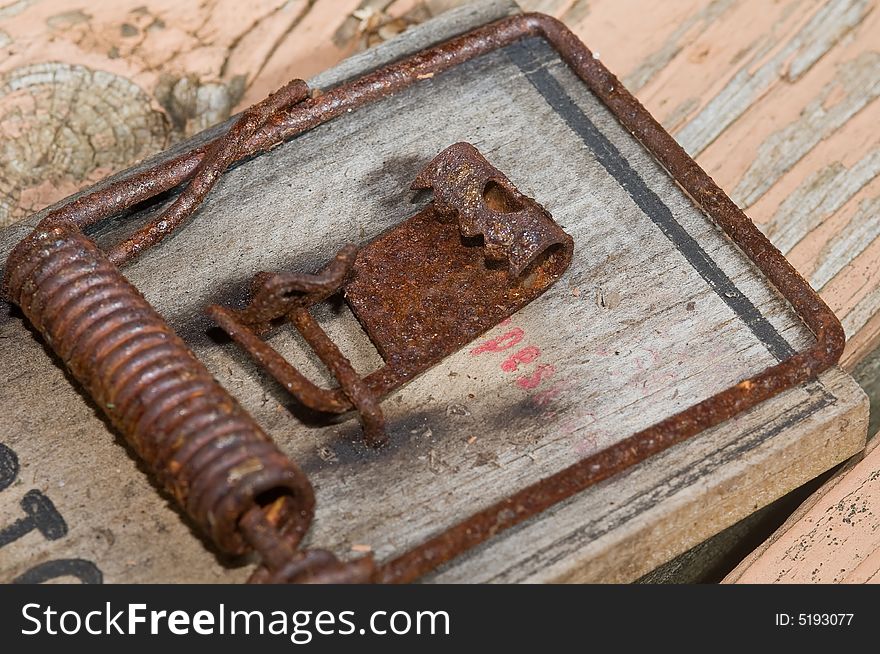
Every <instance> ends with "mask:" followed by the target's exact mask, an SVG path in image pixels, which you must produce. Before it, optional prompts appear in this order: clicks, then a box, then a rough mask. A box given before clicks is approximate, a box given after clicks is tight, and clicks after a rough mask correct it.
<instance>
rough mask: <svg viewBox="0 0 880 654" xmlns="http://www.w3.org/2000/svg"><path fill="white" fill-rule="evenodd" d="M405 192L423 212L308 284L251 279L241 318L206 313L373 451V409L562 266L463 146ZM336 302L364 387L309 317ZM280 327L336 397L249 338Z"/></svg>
mask: <svg viewBox="0 0 880 654" xmlns="http://www.w3.org/2000/svg"><path fill="white" fill-rule="evenodd" d="M412 188H413V189H432V190H433V192H434V201H433V203H432V205H431V206H430V207H428V208H427V209H425V210H423V211H420V212H419V213H418V214H416V215H415V216H413V217H412V218H410V219H409V220H406V221H404V222H403V223H401V224H400V225H398V226H397V227H395V228H394V229H391V230H389V231H388V232H386V233H385V234H383V235H382V236H380V237H379V238H378V239H376V240H375V241H373V242H372V243H369V244H367V245H366V246H365V247H364V248H363V249H362V250H361V251H360V252H358V251H357V250H356V249H355V248H354V247H353V246H347V247H346V248H344V249H343V250H342V251H341V252H340V253H339V254H338V255H336V258H335V259H334V260H333V261H332V262H331V263H330V264H328V265H327V267H325V268H324V270H322V271H321V272H319V273H317V274H315V275H300V274H295V273H274V274H270V273H258V274H257V275H256V277H255V278H254V280H253V288H254V295H253V298H252V300H251V302H250V304H249V305H248V306H247V307H245V308H244V309H240V310H234V309H230V308H226V307H222V306H218V305H213V306H210V307H208V310H207V311H208V314H209V315H210V316H211V317H212V318H213V319H214V320H215V321H216V322H217V324H218V325H220V326H221V327H222V328H223V329H224V330H225V331H226V332H227V333H228V334H229V335H230V336H231V337H232V338H233V339H234V340H235V341H236V342H237V343H239V345H241V346H242V347H243V348H244V349H245V350H246V351H247V352H248V353H249V354H250V355H251V356H252V357H253V358H254V359H255V360H256V361H257V363H259V364H260V365H261V366H262V367H263V368H265V369H266V370H267V371H268V372H269V373H270V374H271V375H272V376H273V377H275V379H276V380H277V381H278V382H279V383H280V384H281V385H282V386H284V387H285V388H286V389H287V390H288V391H289V392H290V393H291V394H292V395H293V396H294V397H296V398H297V399H298V400H299V401H300V402H301V403H302V404H303V405H305V406H307V407H309V408H310V409H312V410H314V411H323V412H328V413H343V412H345V411H349V410H351V409H356V410H357V411H358V413H359V414H360V416H361V422H362V424H363V426H364V437H365V440H366V442H367V444H369V445H372V446H374V447H377V446H380V445H382V444H383V443H384V442H385V441H386V436H385V433H384V419H383V416H382V410H381V408H380V406H379V402H380V400H381V399H382V398H383V397H385V396H386V395H388V393H390V392H392V391H393V390H395V389H396V388H398V387H400V386H401V385H402V384H404V383H405V382H406V381H408V380H409V379H412V378H413V377H414V376H416V375H418V374H419V373H421V372H424V371H425V370H427V369H428V368H430V367H431V366H433V365H434V364H436V363H437V362H438V361H441V360H442V359H444V358H445V357H447V356H448V355H450V354H452V353H453V352H455V351H456V350H457V349H459V348H460V347H462V346H463V345H465V344H466V343H469V342H471V341H472V340H473V339H474V338H476V337H477V336H479V335H480V334H481V333H483V332H485V331H486V330H488V329H490V328H491V327H493V326H494V325H496V324H498V322H500V321H501V320H503V319H504V318H506V317H507V316H509V315H511V314H512V313H514V312H515V311H516V310H517V309H519V308H520V307H522V306H524V305H526V304H528V303H529V302H531V301H532V300H534V299H535V298H536V297H538V296H539V295H540V294H541V293H543V292H544V291H545V290H547V289H548V288H549V287H550V286H551V285H552V284H553V283H554V282H555V281H556V280H557V279H559V277H560V276H561V275H562V273H563V272H565V270H566V268H568V265H569V264H570V263H571V256H572V248H573V242H572V239H571V237H570V236H569V235H568V234H566V233H565V232H564V231H563V230H562V228H560V227H559V225H557V224H556V223H555V222H554V221H553V218H552V217H551V216H550V214H549V213H548V212H547V211H546V210H545V209H544V208H543V207H542V206H541V205H539V204H538V203H537V202H535V201H534V200H533V199H531V198H529V197H526V196H525V195H523V194H522V193H520V192H519V191H518V190H517V188H516V187H515V186H514V185H513V184H512V183H511V182H510V180H509V179H507V177H505V176H504V175H503V174H502V173H501V172H500V171H498V170H497V169H496V168H495V167H494V166H492V164H490V163H489V162H488V161H486V159H485V157H483V155H482V154H480V152H479V151H478V150H477V149H476V148H475V147H474V146H472V145H471V144H469V143H456V144H454V145H451V146H449V147H448V148H446V149H445V150H443V152H441V153H440V154H438V155H437V156H436V157H434V159H433V160H432V161H431V162H430V163H429V164H428V165H427V166H425V168H424V169H423V170H422V171H421V172H420V173H419V174H418V176H417V177H416V180H415V181H414V182H413V184H412ZM499 262H500V263H502V264H506V266H499V265H496V264H497V263H499ZM337 292H342V293H343V294H344V296H345V299H346V301H347V302H348V304H349V306H350V307H351V309H352V311H353V312H354V314H355V316H356V317H357V319H358V320H359V321H360V323H361V325H363V327H364V329H365V330H366V332H367V335H368V336H369V337H370V340H372V342H373V344H374V345H375V346H376V349H377V350H378V352H379V354H380V355H381V356H382V358H383V359H384V361H385V366H384V367H382V368H381V369H379V370H377V371H375V372H373V373H371V374H369V375H367V376H366V377H364V378H361V377H360V376H359V375H358V374H357V373H356V372H355V370H354V368H353V367H352V365H351V363H350V362H349V361H348V359H346V358H345V356H344V355H343V354H342V352H340V351H339V348H338V347H336V345H335V344H334V343H333V342H332V341H331V340H330V338H329V337H328V336H327V334H326V333H325V332H324V330H323V329H321V327H320V325H318V323H317V322H316V321H315V319H314V318H313V317H312V316H311V314H310V313H309V310H308V309H309V307H310V306H312V305H314V304H317V303H318V302H322V301H324V300H325V299H327V298H328V297H330V296H331V295H333V294H335V293H337ZM279 318H286V319H287V320H289V321H290V322H291V323H293V325H294V326H295V327H296V328H297V330H299V332H300V334H302V336H303V338H304V339H305V340H306V342H307V343H308V344H309V345H310V346H311V347H312V349H313V350H314V351H315V352H316V353H317V355H318V358H320V359H321V361H322V362H323V363H324V365H325V366H327V368H328V369H329V370H330V372H331V373H333V376H334V377H336V379H337V381H338V382H339V388H335V389H323V388H319V387H317V386H315V385H314V384H313V383H312V382H310V381H309V380H308V379H306V378H305V377H304V376H303V375H302V374H301V373H300V372H299V371H298V370H297V369H296V368H294V367H293V366H292V365H291V364H290V363H288V362H287V361H286V360H285V359H284V358H283V357H282V356H281V355H280V354H278V352H276V351H275V350H274V349H272V347H270V346H269V345H268V344H267V343H266V342H265V341H263V340H262V339H261V338H260V337H261V336H264V335H266V334H267V333H268V332H269V328H270V323H271V322H272V321H273V320H277V319H279Z"/></svg>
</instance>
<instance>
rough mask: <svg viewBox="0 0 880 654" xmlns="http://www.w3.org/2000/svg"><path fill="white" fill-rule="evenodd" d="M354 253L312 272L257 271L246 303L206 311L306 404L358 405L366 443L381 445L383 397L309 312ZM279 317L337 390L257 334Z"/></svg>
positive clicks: (339, 281)
mask: <svg viewBox="0 0 880 654" xmlns="http://www.w3.org/2000/svg"><path fill="white" fill-rule="evenodd" d="M356 256H357V248H356V247H354V246H353V245H347V246H345V247H344V248H342V250H340V251H339V254H337V255H336V257H335V258H334V259H333V261H331V262H330V263H329V264H328V265H327V266H325V267H324V268H323V269H322V270H321V271H320V272H318V273H316V274H314V275H309V274H299V273H290V272H281V273H257V275H256V276H255V277H254V280H253V299H252V300H251V302H250V304H248V306H247V307H245V308H244V309H241V310H234V309H229V308H226V307H221V306H219V305H212V306H210V307H208V309H207V312H208V315H210V316H211V317H212V318H213V319H214V320H215V321H216V322H217V324H218V325H220V326H221V327H222V328H223V329H224V330H225V331H226V332H227V333H228V334H229V335H230V336H231V337H232V338H233V339H234V340H235V341H236V342H237V343H238V344H239V345H241V346H242V347H243V348H245V349H246V350H247V351H248V352H249V353H250V354H251V356H253V357H254V358H255V359H256V360H257V362H258V363H260V364H261V365H262V366H263V367H265V368H266V370H268V371H269V373H270V374H272V375H273V376H274V377H275V378H276V379H277V380H278V381H279V382H280V383H281V384H282V385H283V386H284V387H285V388H286V389H287V391H288V392H290V393H291V394H292V395H293V396H294V397H296V399H297V400H299V401H300V402H301V403H302V404H303V405H305V406H307V407H308V408H310V409H312V410H314V411H323V412H328V413H344V412H346V411H350V410H351V409H353V408H354V409H357V411H358V413H359V414H360V416H361V423H362V424H363V427H364V438H365V440H366V442H367V444H368V445H371V446H373V447H378V446H380V445H382V444H383V443H384V442H385V440H386V439H385V432H384V429H383V423H384V419H383V416H382V409H381V408H380V407H379V401H378V400H377V399H376V398H375V396H374V395H373V393H372V392H371V390H370V389H369V388H368V387H367V385H366V383H365V382H364V380H363V379H361V377H360V376H359V375H358V374H357V372H356V371H355V370H354V368H353V367H352V365H351V362H350V361H349V360H348V359H347V358H346V357H345V355H344V354H342V352H341V351H340V350H339V348H338V347H336V345H335V344H334V343H333V341H332V340H330V337H329V336H327V334H326V333H325V332H324V330H323V329H322V328H321V326H320V325H319V324H318V323H317V321H316V320H315V319H314V318H313V317H312V315H311V314H310V313H309V307H310V306H312V305H314V304H317V303H319V302H323V301H324V300H326V299H327V298H328V297H330V296H331V295H334V294H335V293H337V292H338V291H340V290H341V288H342V286H343V284H344V283H345V281H346V279H347V277H348V274H349V272H350V271H351V269H352V266H353V265H354V261H355V257H356ZM278 318H286V319H287V320H289V321H290V322H291V323H293V325H294V326H295V327H296V329H297V330H298V331H299V333H300V334H302V336H303V338H304V339H305V340H306V342H307V343H308V344H309V345H310V346H311V347H312V349H313V350H314V351H315V353H316V354H317V355H318V358H319V359H321V362H322V363H323V364H324V365H325V366H327V368H329V370H330V372H331V373H333V376H334V377H336V379H337V380H338V381H339V387H340V388H339V389H332V390H330V389H323V388H320V387H318V386H316V385H315V384H313V383H312V382H310V381H309V380H308V379H306V378H305V377H304V376H303V375H302V373H300V372H299V371H298V370H297V369H296V368H295V367H294V366H293V365H291V364H290V363H289V362H288V361H287V360H286V359H284V358H283V357H282V356H281V355H279V354H278V353H277V352H276V351H275V350H274V349H272V348H271V347H270V346H268V345H267V344H266V343H265V342H264V341H263V340H262V339H261V338H260V337H259V336H261V335H264V334H266V333H267V332H268V331H269V328H270V326H271V322H272V321H273V320H276V319H278ZM340 390H341V393H340Z"/></svg>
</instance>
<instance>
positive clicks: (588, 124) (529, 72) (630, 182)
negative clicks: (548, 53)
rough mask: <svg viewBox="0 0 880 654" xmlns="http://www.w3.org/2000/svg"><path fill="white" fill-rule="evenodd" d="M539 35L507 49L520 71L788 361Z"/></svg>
mask: <svg viewBox="0 0 880 654" xmlns="http://www.w3.org/2000/svg"><path fill="white" fill-rule="evenodd" d="M536 43H543V42H542V41H539V40H537V39H529V40H527V41H523V42H519V43H515V44H513V45H510V46H508V47H507V48H505V52H506V53H507V56H508V57H509V58H510V60H511V61H512V62H513V63H514V64H516V66H517V67H518V68H519V69H520V71H522V73H523V74H524V75H525V76H526V78H527V79H528V80H529V82H531V84H532V86H533V87H535V89H536V90H537V91H538V93H540V94H541V96H542V97H543V98H544V100H545V101H546V102H547V104H549V105H550V107H551V108H552V109H553V110H554V111H555V112H556V113H557V114H558V115H559V116H560V117H561V118H562V119H563V120H564V121H565V123H566V124H567V125H568V127H569V128H570V129H571V130H572V131H573V132H574V133H575V134H577V135H578V137H580V139H581V141H583V143H584V145H586V146H587V147H588V148H589V149H590V151H591V152H592V153H593V155H594V156H595V157H596V160H597V161H598V162H599V163H600V164H602V167H603V168H605V170H606V171H608V173H609V174H610V175H611V176H612V177H614V179H615V180H617V183H618V184H620V186H621V188H623V189H624V190H625V191H626V192H627V193H628V194H629V196H630V197H631V198H632V199H633V201H634V202H635V203H636V205H638V207H639V208H640V209H641V210H642V211H643V212H644V214H645V215H646V216H647V217H648V218H650V219H651V221H652V222H653V223H654V224H655V225H657V227H659V228H660V231H662V232H663V235H664V236H666V238H668V239H669V241H670V242H671V243H672V244H673V245H674V246H675V248H676V249H677V250H678V251H679V252H681V254H682V255H683V256H684V258H685V259H687V261H688V263H690V265H691V266H693V268H694V270H696V271H697V272H698V273H699V274H700V276H701V277H702V278H703V279H704V280H706V283H707V284H709V286H710V288H712V290H713V291H715V293H716V294H717V295H718V297H720V298H721V299H722V300H723V301H724V302H725V304H727V306H728V307H730V308H731V309H732V310H733V312H734V313H735V314H736V315H737V316H738V317H739V318H740V319H741V320H742V321H743V322H744V323H745V324H746V326H747V327H748V328H749V329H750V330H751V331H752V333H753V334H754V335H755V337H756V338H757V339H758V340H759V341H761V343H763V344H764V346H765V347H766V348H767V350H768V351H769V352H770V354H772V355H773V356H774V357H775V358H776V359H777V360H778V361H784V360H786V359H788V358H789V357H791V356H792V355H793V354H794V349H793V348H792V347H791V345H789V343H788V341H786V340H785V339H784V338H783V337H782V335H781V334H780V333H779V332H778V331H777V330H776V328H775V327H774V326H773V325H771V324H770V322H769V321H768V320H767V319H766V318H765V317H764V315H763V314H762V313H761V312H760V311H758V309H757V308H756V307H755V305H754V304H752V302H751V300H749V298H747V297H746V296H745V295H744V294H743V292H742V291H740V290H739V289H738V288H737V287H736V285H735V284H734V283H733V281H731V279H730V278H729V277H728V276H727V275H726V274H725V273H724V271H723V270H721V268H719V267H718V264H717V263H715V261H714V260H713V259H712V258H711V257H710V256H709V254H708V253H707V252H706V251H705V250H704V249H703V248H702V247H701V246H700V244H699V243H697V241H696V240H694V237H693V236H691V235H690V234H689V233H688V232H687V231H686V230H685V229H684V227H682V226H681V225H680V224H679V223H678V221H676V219H675V216H673V214H672V211H671V210H670V209H669V207H667V206H666V205H665V204H664V203H663V201H662V200H661V199H660V198H659V197H658V196H657V194H656V193H655V192H654V191H653V190H651V189H650V188H649V187H648V185H647V184H646V183H645V180H643V179H642V177H641V176H640V175H639V174H638V173H637V172H636V171H635V170H633V168H632V166H630V164H629V162H628V161H627V160H626V158H625V157H624V156H623V155H622V154H621V153H620V151H619V150H618V149H617V148H616V147H615V146H614V144H613V143H611V141H609V140H608V138H606V136H605V135H604V134H603V133H602V132H601V131H599V129H598V128H597V127H596V126H595V125H594V124H593V122H592V121H591V120H590V119H589V118H588V117H587V116H586V114H584V112H583V111H582V110H581V108H580V107H579V106H578V105H577V104H576V103H575V101H574V100H573V99H572V98H571V96H569V95H568V93H566V92H565V89H563V88H562V85H561V84H560V83H559V81H558V80H557V79H556V78H555V77H554V76H553V75H552V74H551V73H550V71H549V70H547V68H546V65H545V63H544V62H540V61H538V59H537V58H536V57H535V54H534V52H533V48H534V47H535V44H536Z"/></svg>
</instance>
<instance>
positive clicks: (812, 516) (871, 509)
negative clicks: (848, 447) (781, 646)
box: [724, 437, 880, 584]
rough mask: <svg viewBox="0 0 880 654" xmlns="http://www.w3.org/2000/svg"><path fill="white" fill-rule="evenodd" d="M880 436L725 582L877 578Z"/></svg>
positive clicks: (879, 575) (872, 580) (859, 581)
mask: <svg viewBox="0 0 880 654" xmlns="http://www.w3.org/2000/svg"><path fill="white" fill-rule="evenodd" d="M878 443H880V439H877V438H876V437H874V438H873V439H871V440H870V441H869V443H868V448H867V449H866V451H865V455H864V457H863V458H861V459H860V460H858V461H856V462H854V463H852V464H851V465H849V466H847V467H846V468H845V469H844V470H843V471H841V472H840V473H839V474H838V475H836V476H835V477H834V478H833V479H831V480H829V481H828V482H827V483H826V484H825V485H824V486H823V487H822V488H821V489H819V490H818V491H816V493H815V494H813V495H812V496H811V497H810V498H809V499H808V500H807V501H806V502H804V504H803V505H801V507H800V508H799V509H798V510H797V511H795V512H794V513H793V514H792V515H791V517H790V518H789V519H788V520H787V521H786V522H785V524H783V525H782V526H781V527H780V528H779V529H778V530H777V531H776V533H774V534H773V535H772V536H771V537H770V538H769V539H768V540H767V541H766V542H765V543H763V544H762V545H761V546H760V547H759V548H758V549H756V550H755V551H754V552H752V554H750V555H749V556H748V557H747V558H746V559H744V560H743V561H742V563H740V564H739V565H738V566H737V567H736V568H735V569H734V570H733V571H732V572H731V573H730V574H729V575H727V577H725V579H724V582H725V583H765V584H766V583H770V584H772V583H857V584H863V583H878V582H880V555H878V552H880V486H878V484H877V480H878V479H880V449H878V448H877V444H878Z"/></svg>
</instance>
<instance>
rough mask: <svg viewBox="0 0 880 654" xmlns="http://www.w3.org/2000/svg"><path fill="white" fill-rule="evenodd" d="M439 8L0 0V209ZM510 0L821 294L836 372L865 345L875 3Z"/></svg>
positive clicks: (59, 193) (878, 22)
mask: <svg viewBox="0 0 880 654" xmlns="http://www.w3.org/2000/svg"><path fill="white" fill-rule="evenodd" d="M456 4H462V2H461V0H458V1H456V0H362V1H360V2H358V1H357V0H292V1H288V0H249V1H248V2H238V1H234V0H208V1H206V2H201V3H180V2H171V1H170V0H121V1H120V2H114V3H100V4H97V3H85V2H79V1H78V0H72V1H70V0H68V1H64V2H62V1H61V0H43V1H42V2H38V1H36V0H17V1H16V2H6V4H4V5H2V6H0V44H2V45H0V47H2V49H3V52H4V56H3V57H0V76H2V81H0V125H2V128H0V129H2V135H3V137H4V138H3V143H4V146H3V147H4V148H5V151H4V153H3V157H2V159H0V224H7V223H8V222H9V221H11V220H14V219H17V218H21V217H23V216H25V215H27V214H29V213H32V212H33V211H36V210H37V209H39V208H41V207H42V206H44V205H46V204H49V203H51V202H53V201H55V200H59V199H61V198H62V197H64V196H66V195H68V194H69V193H71V192H72V191H74V190H76V189H77V188H82V187H83V186H85V185H87V184H89V183H92V182H94V181H96V180H98V179H100V178H101V177H103V176H105V175H106V174H108V173H109V172H112V171H115V170H121V169H123V168H125V167H127V166H128V165H130V164H131V163H134V162H135V161H137V160H138V159H140V158H143V157H145V156H148V155H149V154H152V153H154V152H157V151H159V150H161V149H162V148H163V147H164V146H165V145H167V144H169V143H172V142H175V141H176V140H179V139H180V138H182V137H183V136H185V135H189V134H193V133H195V132H197V131H199V130H200V129H202V128H204V127H206V126H208V125H210V124H213V123H215V122H217V121H219V120H222V119H223V118H225V117H227V116H228V115H229V114H230V112H232V111H237V110H239V109H241V108H243V107H245V106H248V105H250V104H252V103H253V102H256V101H257V100H259V99H261V98H262V97H263V96H264V95H265V94H266V93H268V92H269V91H271V90H272V89H274V88H277V87H278V86H280V85H282V84H283V83H284V82H286V81H287V80H288V79H289V78H291V77H294V76H299V77H304V78H308V77H310V76H312V75H314V74H316V73H318V72H319V71H321V70H324V69H326V68H328V67H330V66H332V65H333V64H335V63H337V62H338V61H340V60H341V59H343V58H344V57H345V56H347V55H350V54H351V53H353V52H355V51H358V50H361V49H363V48H365V47H368V46H371V45H374V44H375V43H378V42H381V41H383V40H385V39H387V38H390V37H391V36H394V35H395V34H397V33H399V32H400V31H401V30H404V29H405V28H407V27H408V26H410V25H412V24H416V23H418V22H421V21H423V20H424V19H426V18H428V17H430V16H431V15H435V14H437V13H439V12H440V11H442V10H443V9H446V8H448V7H449V6H452V5H456ZM520 4H521V5H522V6H523V7H524V8H526V9H528V10H535V11H544V12H546V13H550V14H552V15H555V16H558V17H560V18H561V19H562V20H564V21H565V22H566V23H567V24H568V25H569V26H570V27H571V28H572V29H573V30H574V31H575V32H576V33H577V34H578V35H579V36H580V37H581V38H582V39H583V40H584V41H585V42H586V43H587V45H588V46H590V47H591V48H592V49H593V50H594V51H596V52H598V53H599V54H600V56H601V57H602V58H603V59H604V60H605V61H606V62H607V63H608V65H609V67H610V68H611V69H612V70H614V71H616V72H617V73H618V74H619V75H620V76H621V77H622V79H623V80H624V82H625V83H626V85H627V86H628V87H629V88H630V89H631V90H632V91H634V92H635V93H636V95H637V96H638V97H639V99H640V100H642V102H643V103H644V104H645V105H646V106H647V107H648V109H649V110H650V111H651V112H652V113H653V114H654V115H655V116H656V117H657V118H658V119H659V120H660V121H661V122H662V123H663V125H664V126H665V127H666V128H667V129H669V130H670V131H671V132H672V133H673V134H674V135H675V136H676V137H677V138H678V139H679V141H680V142H681V143H682V144H683V145H684V146H685V147H686V148H687V149H688V151H689V152H690V153H691V154H692V155H693V156H695V157H696V159H697V161H698V162H699V163H700V164H701V165H702V166H703V167H704V168H705V169H706V170H707V171H708V172H709V174H710V175H711V176H713V177H714V178H715V179H716V181H718V182H719V184H720V185H721V187H722V188H725V189H727V190H728V192H730V193H731V195H732V197H733V199H734V200H735V201H737V202H738V203H740V205H741V206H743V208H745V209H746V211H747V213H748V214H749V215H750V217H751V218H752V219H753V220H755V222H756V223H758V224H759V226H760V227H761V228H762V229H763V230H764V231H765V232H766V233H767V235H768V236H770V237H771V239H772V240H773V241H774V242H775V243H776V245H777V246H778V247H780V249H781V250H782V251H783V252H784V253H785V254H786V255H787V256H788V257H789V259H790V260H791V261H792V262H793V263H794V264H795V266H796V267H797V268H798V270H800V271H801V273H802V274H803V275H804V276H805V277H806V278H807V279H808V280H809V281H810V282H811V284H812V285H813V286H814V287H815V288H817V289H820V291H821V294H822V296H823V297H824V298H825V300H826V301H827V302H828V303H829V304H830V305H831V307H832V308H833V309H834V310H835V312H837V314H838V315H839V316H840V318H841V319H842V321H843V324H844V327H845V329H846V333H847V336H848V338H849V343H848V346H847V350H846V352H845V354H844V359H843V363H844V365H845V366H846V367H848V368H851V367H852V366H854V365H855V364H856V363H857V362H858V361H859V360H860V359H861V358H862V357H863V356H864V355H865V354H866V353H867V352H868V351H870V349H871V348H872V347H873V346H874V345H876V344H878V342H880V317H878V313H880V214H878V202H880V200H878V198H880V176H878V172H880V159H878V151H880V135H878V131H877V129H876V125H877V124H878V123H880V100H878V99H877V96H878V94H880V73H878V70H880V51H878V48H880V46H878V44H880V11H877V4H878V2H877V0H780V1H779V2H773V3H767V2H765V1H764V0H742V1H738V2H734V1H733V0H679V1H677V2H664V3H656V2H649V1H648V0H590V1H589V2H585V1H584V0H523V1H522V2H521V3H520ZM97 71H101V72H102V74H106V75H107V76H108V80H111V81H109V82H108V83H107V84H106V85H105V84H103V83H96V82H95V81H94V77H95V74H96V72H97ZM92 98H94V101H93V102H92V101H91V99H92ZM87 100H88V101H89V102H88V105H87V106H86V107H81V106H80V105H81V104H82V103H83V102H84V101H87ZM92 105H93V106H92ZM110 105H112V106H116V107H119V110H118V111H117V112H112V111H108V110H107V107H108V106H110ZM91 115H100V116H102V117H103V120H105V121H106V122H107V125H106V126H104V127H101V126H99V127H97V128H96V127H95V126H94V125H93V124H92V122H91V121H90V120H89V117H90V116H91ZM19 134H28V138H25V139H16V138H15V137H16V135H19ZM47 155H48V156H47Z"/></svg>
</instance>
